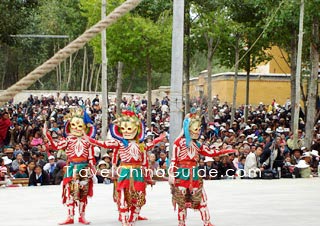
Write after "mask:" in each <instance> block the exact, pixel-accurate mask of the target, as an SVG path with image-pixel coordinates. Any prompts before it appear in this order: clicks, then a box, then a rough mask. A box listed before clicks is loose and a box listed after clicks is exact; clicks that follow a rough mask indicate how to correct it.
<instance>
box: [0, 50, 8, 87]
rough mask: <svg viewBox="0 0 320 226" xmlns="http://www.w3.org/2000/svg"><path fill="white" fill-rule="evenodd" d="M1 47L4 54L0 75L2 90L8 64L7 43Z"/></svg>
mask: <svg viewBox="0 0 320 226" xmlns="http://www.w3.org/2000/svg"><path fill="white" fill-rule="evenodd" d="M3 48H4V49H5V51H4V52H5V54H4V65H3V76H2V81H1V87H2V90H4V89H5V86H4V81H5V77H6V72H7V64H8V60H9V47H8V46H7V45H3Z"/></svg>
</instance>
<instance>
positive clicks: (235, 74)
mask: <svg viewBox="0 0 320 226" xmlns="http://www.w3.org/2000/svg"><path fill="white" fill-rule="evenodd" d="M235 55H236V56H235V68H234V81H233V97H232V109H231V125H232V123H233V122H234V117H235V113H236V107H237V89H238V68H239V35H238V34H236V46H235Z"/></svg>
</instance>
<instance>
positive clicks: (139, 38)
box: [82, 0, 171, 126]
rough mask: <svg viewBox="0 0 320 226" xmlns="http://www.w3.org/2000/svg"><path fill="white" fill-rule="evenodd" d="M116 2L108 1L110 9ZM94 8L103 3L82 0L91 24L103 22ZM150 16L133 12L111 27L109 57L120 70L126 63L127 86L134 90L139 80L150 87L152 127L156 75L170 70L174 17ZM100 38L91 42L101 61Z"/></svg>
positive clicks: (97, 57) (125, 80)
mask: <svg viewBox="0 0 320 226" xmlns="http://www.w3.org/2000/svg"><path fill="white" fill-rule="evenodd" d="M116 2H117V1H108V4H109V5H108V9H109V10H110V9H111V8H112V7H114V6H115V4H116ZM93 5H94V7H99V2H97V1H96V0H91V1H82V9H83V12H84V13H83V15H84V16H86V17H87V18H88V21H89V24H90V23H95V22H96V21H98V20H99V18H97V16H96V13H95V10H93ZM148 17H149V16H148ZM148 17H142V16H140V15H138V14H137V12H133V13H131V14H129V15H126V16H124V17H123V18H121V19H120V20H119V21H118V22H117V23H116V24H114V25H113V26H111V27H110V28H109V29H108V30H107V52H108V54H107V55H108V57H109V59H108V62H109V65H111V68H114V67H116V65H117V63H118V61H121V62H123V63H124V65H125V67H124V70H123V76H124V85H127V86H129V87H131V86H133V84H134V85H137V83H138V81H139V82H141V83H142V84H143V85H144V86H145V85H147V89H148V91H149V92H148V109H149V111H148V117H147V118H148V126H151V114H150V113H151V102H152V100H151V90H152V88H153V86H154V85H156V84H155V83H153V82H152V78H153V75H154V74H157V73H162V74H165V73H168V72H169V71H170V45H171V17H170V15H168V14H166V13H163V14H159V18H158V20H157V21H153V20H152V19H150V18H148ZM99 39H100V38H96V39H94V40H93V41H92V42H91V43H90V45H91V46H92V47H93V49H94V54H95V58H96V59H97V60H98V61H99V60H100V59H101V57H100V56H101V54H100V52H101V46H100V41H99ZM158 85H159V83H158ZM127 90H128V89H127Z"/></svg>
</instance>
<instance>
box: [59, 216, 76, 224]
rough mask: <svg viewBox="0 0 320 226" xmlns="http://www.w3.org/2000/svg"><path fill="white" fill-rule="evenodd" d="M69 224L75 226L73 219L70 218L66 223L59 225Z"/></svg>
mask: <svg viewBox="0 0 320 226" xmlns="http://www.w3.org/2000/svg"><path fill="white" fill-rule="evenodd" d="M67 224H74V220H73V218H70V217H68V218H67V220H65V221H64V222H61V223H59V225H67Z"/></svg>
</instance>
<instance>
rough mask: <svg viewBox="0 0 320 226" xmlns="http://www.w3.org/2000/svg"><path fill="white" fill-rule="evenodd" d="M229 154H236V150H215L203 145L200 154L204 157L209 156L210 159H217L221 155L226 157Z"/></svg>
mask: <svg viewBox="0 0 320 226" xmlns="http://www.w3.org/2000/svg"><path fill="white" fill-rule="evenodd" d="M229 153H235V150H221V151H217V150H213V149H210V148H209V147H208V146H207V145H204V144H203V145H201V147H200V151H199V154H200V155H203V156H208V157H216V156H219V155H224V154H229Z"/></svg>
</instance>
